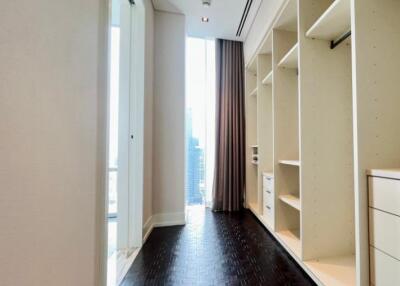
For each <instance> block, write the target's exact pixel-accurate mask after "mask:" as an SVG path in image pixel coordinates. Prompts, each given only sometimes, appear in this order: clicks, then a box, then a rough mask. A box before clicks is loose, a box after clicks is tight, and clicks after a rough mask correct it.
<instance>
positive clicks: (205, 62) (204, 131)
mask: <svg viewBox="0 0 400 286" xmlns="http://www.w3.org/2000/svg"><path fill="white" fill-rule="evenodd" d="M186 44H187V47H186V48H187V49H186V201H187V204H188V205H195V204H205V205H206V206H211V200H212V185H213V179H214V178H213V177H214V160H215V159H214V157H215V90H216V85H215V76H216V69H215V40H210V39H201V38H187V42H186ZM199 197H201V198H200V199H199Z"/></svg>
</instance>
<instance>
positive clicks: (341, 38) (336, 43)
mask: <svg viewBox="0 0 400 286" xmlns="http://www.w3.org/2000/svg"><path fill="white" fill-rule="evenodd" d="M350 36H351V31H348V32H347V33H346V34H344V35H343V36H341V37H340V38H339V39H337V40H335V41H331V50H333V49H334V48H336V47H337V46H338V45H340V43H341V42H343V41H344V40H346V39H347V38H348V37H350Z"/></svg>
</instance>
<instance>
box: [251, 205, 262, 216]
mask: <svg viewBox="0 0 400 286" xmlns="http://www.w3.org/2000/svg"><path fill="white" fill-rule="evenodd" d="M248 205H249V208H250V210H251V211H252V212H253V213H254V214H255V215H257V216H258V215H260V212H259V211H258V204H257V203H248Z"/></svg>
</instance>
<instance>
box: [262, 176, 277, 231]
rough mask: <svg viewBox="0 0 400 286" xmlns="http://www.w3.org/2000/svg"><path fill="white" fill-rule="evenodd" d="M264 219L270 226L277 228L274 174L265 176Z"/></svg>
mask: <svg viewBox="0 0 400 286" xmlns="http://www.w3.org/2000/svg"><path fill="white" fill-rule="evenodd" d="M263 217H264V219H265V221H266V222H267V223H268V225H269V226H270V227H271V228H272V229H274V226H275V196H274V177H273V175H272V174H269V173H264V174H263Z"/></svg>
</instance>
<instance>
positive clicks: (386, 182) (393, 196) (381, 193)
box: [368, 177, 400, 216]
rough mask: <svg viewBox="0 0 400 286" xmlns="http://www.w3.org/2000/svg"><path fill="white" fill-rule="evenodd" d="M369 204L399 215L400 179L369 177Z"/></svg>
mask: <svg viewBox="0 0 400 286" xmlns="http://www.w3.org/2000/svg"><path fill="white" fill-rule="evenodd" d="M368 180H369V206H370V207H374V208H377V209H380V210H383V211H386V212H390V213H393V214H396V215H399V216H400V181H399V180H393V179H384V178H378V177H369V179H368Z"/></svg>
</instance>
